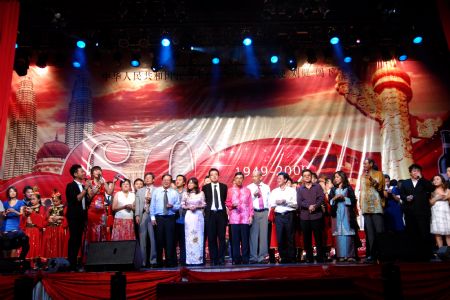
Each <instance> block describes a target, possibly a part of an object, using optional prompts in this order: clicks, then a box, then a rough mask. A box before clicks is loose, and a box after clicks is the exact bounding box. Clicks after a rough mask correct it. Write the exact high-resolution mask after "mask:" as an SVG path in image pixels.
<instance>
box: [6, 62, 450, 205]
mask: <svg viewBox="0 0 450 300" xmlns="http://www.w3.org/2000/svg"><path fill="white" fill-rule="evenodd" d="M448 99H450V93H449V90H448V88H447V86H446V85H445V80H443V79H442V77H441V76H440V75H439V74H438V73H436V72H433V71H431V70H430V69H428V68H427V67H426V66H425V65H424V64H423V63H421V62H418V61H407V62H396V61H389V62H380V63H373V64H371V65H369V66H368V68H367V72H364V74H363V75H358V76H356V75H352V74H351V73H348V74H344V73H342V72H341V71H340V69H339V68H338V67H336V66H331V65H317V64H315V65H303V66H299V68H298V69H297V70H295V71H294V72H291V71H288V72H287V73H286V74H285V76H284V77H283V78H270V79H268V78H262V79H249V78H245V77H242V76H236V77H234V78H230V77H228V78H225V77H224V78H222V79H221V80H219V81H215V82H214V84H213V83H212V79H208V78H207V77H202V76H199V77H198V78H196V76H190V77H178V76H176V74H168V73H164V72H158V73H153V72H151V71H150V70H148V69H131V68H130V69H128V68H124V69H118V68H115V67H114V66H111V67H110V68H106V67H105V66H103V67H101V66H97V65H93V66H91V68H89V71H86V70H74V69H71V68H70V69H69V68H67V69H64V68H55V67H52V66H49V67H47V68H46V69H39V68H37V67H34V66H31V67H30V69H29V70H28V74H27V76H24V77H18V76H17V75H16V74H15V73H14V74H13V79H12V87H11V92H10V97H9V99H8V100H9V117H8V122H7V123H6V126H7V127H6V134H5V136H4V137H3V138H2V139H1V142H2V143H4V145H3V146H4V147H3V149H4V150H3V161H2V165H1V166H2V167H1V168H2V169H1V171H2V180H1V181H0V192H1V195H2V197H1V198H3V199H4V195H5V194H4V191H5V190H6V188H7V187H8V186H10V185H15V186H16V187H17V188H18V189H19V191H21V190H22V188H23V187H24V186H25V185H32V186H34V185H37V186H38V187H39V188H40V191H41V194H42V195H43V196H44V197H48V196H50V195H51V193H52V190H53V189H55V188H56V189H58V190H60V191H64V188H65V185H66V184H67V183H68V182H70V181H71V176H70V174H69V168H70V166H71V165H72V164H74V163H79V164H81V165H82V166H83V168H85V169H86V170H87V171H88V170H89V169H90V168H91V167H92V166H94V165H99V166H101V167H102V168H103V169H104V170H105V172H104V177H105V178H106V179H107V180H108V179H112V178H113V176H114V174H116V173H123V174H124V175H126V176H127V177H129V178H130V179H132V180H134V179H136V178H138V177H141V178H142V177H143V175H144V173H145V172H148V171H152V172H154V173H155V174H156V175H157V179H158V180H157V183H160V176H161V175H162V174H163V173H171V174H172V175H177V174H185V175H186V176H187V177H191V176H196V177H198V178H199V179H200V181H202V179H203V178H204V176H205V175H207V171H208V170H209V169H210V168H211V167H216V168H218V169H219V170H220V172H221V181H223V182H225V183H227V184H231V182H232V177H233V174H234V173H235V172H236V171H242V172H244V174H245V175H251V173H252V171H253V170H254V169H256V168H258V169H260V170H262V172H263V174H264V181H265V182H267V183H268V184H270V185H271V186H272V187H274V186H275V185H276V181H275V177H276V174H277V173H278V172H280V171H285V172H287V173H289V174H290V175H291V176H292V178H293V179H294V180H297V179H299V177H300V175H301V170H302V169H304V168H311V169H312V170H314V171H316V172H317V173H320V174H322V173H326V174H328V175H331V174H332V173H333V172H335V171H336V170H344V171H345V172H346V173H347V174H349V176H350V178H351V181H352V183H353V184H354V185H355V186H356V187H357V188H358V177H359V176H360V174H361V172H362V162H363V160H364V158H365V157H373V158H375V160H376V162H377V163H378V164H379V165H380V167H381V169H382V171H383V172H384V173H387V174H389V175H391V177H392V178H397V179H403V178H407V177H408V176H409V175H408V166H409V165H410V164H411V163H413V162H416V163H419V164H421V165H423V167H424V168H425V172H424V173H425V176H426V177H428V178H430V177H431V176H433V175H434V174H437V173H439V167H438V160H439V158H440V156H441V155H442V153H443V143H442V141H441V136H443V135H445V134H447V135H448V133H449V131H448V129H449V126H448V124H449V122H448V117H449V110H450V106H449V105H448V104H449V100H448ZM245 180H246V183H249V182H250V181H251V176H248V177H247V178H246V179H245Z"/></svg>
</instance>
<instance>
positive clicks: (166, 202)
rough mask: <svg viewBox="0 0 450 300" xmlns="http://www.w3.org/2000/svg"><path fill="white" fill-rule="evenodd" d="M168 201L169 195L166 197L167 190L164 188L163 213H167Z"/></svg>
mask: <svg viewBox="0 0 450 300" xmlns="http://www.w3.org/2000/svg"><path fill="white" fill-rule="evenodd" d="M168 203H169V197H167V190H164V208H163V214H164V215H167V204H168Z"/></svg>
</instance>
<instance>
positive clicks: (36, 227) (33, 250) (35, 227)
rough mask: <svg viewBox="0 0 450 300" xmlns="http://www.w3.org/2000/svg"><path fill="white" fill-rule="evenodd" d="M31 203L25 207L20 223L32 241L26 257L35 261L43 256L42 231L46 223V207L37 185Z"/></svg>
mask: <svg viewBox="0 0 450 300" xmlns="http://www.w3.org/2000/svg"><path fill="white" fill-rule="evenodd" d="M30 203H31V205H30V206H27V207H23V214H22V217H21V220H20V225H21V228H22V230H23V231H24V232H25V234H26V235H27V236H28V238H29V241H30V251H29V252H28V254H27V257H26V258H27V259H31V260H32V261H33V262H34V261H35V260H36V259H37V258H40V257H41V256H42V232H43V228H44V225H45V209H44V206H42V205H41V195H40V194H39V192H38V191H37V188H36V187H35V188H33V194H32V195H31V201H30Z"/></svg>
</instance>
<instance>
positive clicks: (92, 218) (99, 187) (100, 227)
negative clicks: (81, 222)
mask: <svg viewBox="0 0 450 300" xmlns="http://www.w3.org/2000/svg"><path fill="white" fill-rule="evenodd" d="M116 181H117V178H114V180H113V183H112V184H109V185H108V184H107V183H106V182H105V179H103V177H102V169H101V168H100V167H99V166H95V167H92V169H91V180H90V181H88V187H89V189H88V191H89V198H90V199H91V201H90V204H89V208H88V219H87V228H86V241H87V242H101V241H106V240H107V233H106V228H107V224H106V221H107V218H108V215H107V212H106V205H105V204H106V201H105V200H106V199H105V198H106V197H105V192H106V193H108V194H112V192H113V191H114V185H115V183H116Z"/></svg>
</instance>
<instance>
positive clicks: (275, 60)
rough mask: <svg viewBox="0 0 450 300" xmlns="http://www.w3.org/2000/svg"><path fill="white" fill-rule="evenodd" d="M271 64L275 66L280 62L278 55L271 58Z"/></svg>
mask: <svg viewBox="0 0 450 300" xmlns="http://www.w3.org/2000/svg"><path fill="white" fill-rule="evenodd" d="M270 62H271V63H273V64H276V63H277V62H278V56H277V55H272V56H271V57H270Z"/></svg>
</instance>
